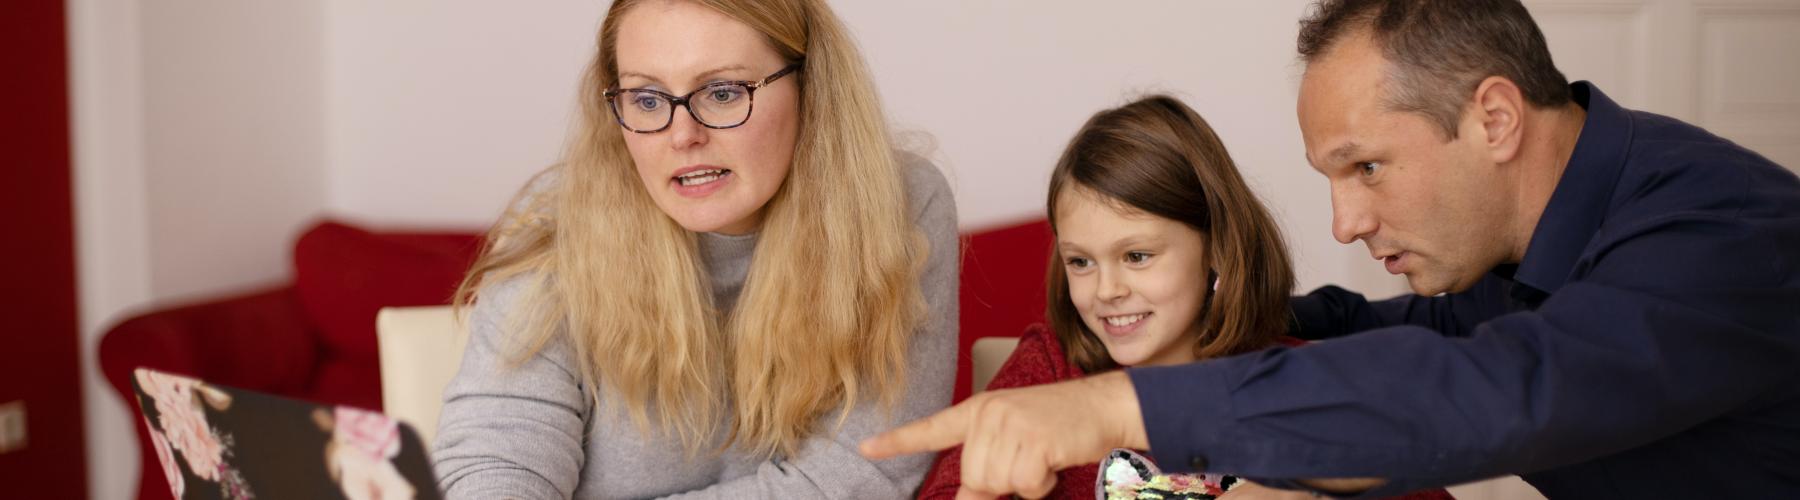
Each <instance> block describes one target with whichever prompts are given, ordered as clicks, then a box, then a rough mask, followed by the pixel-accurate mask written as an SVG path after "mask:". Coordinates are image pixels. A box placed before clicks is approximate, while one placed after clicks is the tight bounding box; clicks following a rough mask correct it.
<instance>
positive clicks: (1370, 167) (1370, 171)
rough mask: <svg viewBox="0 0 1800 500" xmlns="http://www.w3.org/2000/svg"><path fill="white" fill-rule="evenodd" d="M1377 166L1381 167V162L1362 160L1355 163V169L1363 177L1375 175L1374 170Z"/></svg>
mask: <svg viewBox="0 0 1800 500" xmlns="http://www.w3.org/2000/svg"><path fill="white" fill-rule="evenodd" d="M1378 168H1381V164H1380V163H1376V162H1372V161H1363V162H1357V163H1356V171H1357V172H1358V173H1361V174H1362V175H1363V177H1368V176H1371V175H1375V170H1376V169H1378Z"/></svg>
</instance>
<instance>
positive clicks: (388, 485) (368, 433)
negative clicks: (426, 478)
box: [326, 406, 415, 500]
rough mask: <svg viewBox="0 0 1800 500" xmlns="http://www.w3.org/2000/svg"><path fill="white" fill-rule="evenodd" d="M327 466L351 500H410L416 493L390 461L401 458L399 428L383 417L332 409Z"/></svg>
mask: <svg viewBox="0 0 1800 500" xmlns="http://www.w3.org/2000/svg"><path fill="white" fill-rule="evenodd" d="M332 419H333V420H335V421H336V423H335V424H334V425H333V426H332V431H331V445H329V446H327V447H326V453H327V454H328V457H327V459H328V462H329V463H330V464H331V467H332V469H333V471H334V472H335V474H334V475H336V476H337V479H338V488H339V489H340V490H342V491H343V493H344V496H345V497H347V498H350V499H351V500H363V499H393V498H412V497H413V494H414V493H415V491H414V490H413V487H412V485H411V484H408V483H407V482H406V478H405V477H402V476H401V475H400V471H399V469H396V468H395V467H394V462H393V461H392V460H391V459H393V458H394V456H396V455H399V454H400V424H399V423H397V422H395V421H394V420H393V419H390V418H388V417H387V416H386V415H382V414H380V413H374V412H368V411H363V410H358V409H354V408H347V407H343V406H339V407H336V408H334V411H333V416H332Z"/></svg>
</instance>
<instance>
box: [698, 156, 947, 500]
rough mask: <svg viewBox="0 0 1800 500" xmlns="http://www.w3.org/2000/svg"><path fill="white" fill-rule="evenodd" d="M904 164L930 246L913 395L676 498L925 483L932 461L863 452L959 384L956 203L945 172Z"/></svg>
mask: <svg viewBox="0 0 1800 500" xmlns="http://www.w3.org/2000/svg"><path fill="white" fill-rule="evenodd" d="M907 159H908V160H911V162H910V163H908V162H903V165H902V169H903V171H904V172H903V173H904V174H905V180H906V184H907V190H908V193H909V198H911V200H910V204H911V212H912V217H913V221H914V224H915V226H916V227H918V228H919V230H920V231H921V232H923V233H924V236H925V238H926V240H927V241H928V242H929V245H930V255H929V257H928V258H927V261H926V264H925V270H924V272H923V274H922V275H921V276H920V277H919V286H920V290H921V292H922V293H923V294H924V296H925V303H926V307H927V312H926V319H925V322H924V323H923V325H922V326H921V327H920V330H919V331H918V333H917V335H916V336H915V337H914V338H913V341H912V347H911V351H910V352H909V353H908V358H907V370H906V392H905V394H904V396H903V397H902V398H901V400H900V402H899V404H898V405H897V406H896V407H895V408H894V410H893V411H892V412H887V411H883V410H882V408H881V405H879V404H866V403H865V404H861V405H857V406H856V407H854V408H851V410H850V416H849V418H848V419H847V420H845V422H844V424H843V426H842V427H839V428H837V429H836V431H835V432H830V431H831V429H832V427H831V426H832V424H834V423H835V419H836V418H837V413H836V412H829V413H827V414H826V417H825V418H824V419H823V420H821V423H820V428H821V429H826V430H827V431H826V432H821V433H819V434H816V435H814V436H813V437H811V438H808V439H806V441H805V442H804V443H803V444H802V446H801V449H800V450H799V452H797V453H796V454H795V455H794V456H792V457H778V458H775V459H772V460H768V461H764V462H762V463H760V464H757V465H756V470H755V472H754V473H751V474H749V475H746V476H743V477H739V478H736V479H732V480H729V481H725V482H721V483H718V484H715V485H712V486H710V487H707V488H704V489H700V490H697V491H692V492H687V493H683V494H679V495H673V496H671V497H669V498H683V499H704V498H719V499H725V498H784V499H787V498H904V497H907V496H910V495H912V493H913V490H914V489H915V488H916V487H917V486H918V485H919V482H920V481H922V480H923V479H924V476H925V472H926V469H927V468H929V467H930V466H931V462H930V460H931V457H930V456H927V455H911V456H906V457H898V458H893V459H888V460H883V461H879V462H877V461H871V460H869V459H867V458H863V456H862V454H860V453H858V452H857V445H858V444H859V443H861V442H862V440H864V439H867V438H869V437H873V436H874V435H876V434H879V433H881V432H882V431H885V430H887V429H889V428H892V427H894V426H896V425H898V424H899V423H903V422H909V421H912V420H917V419H920V418H924V417H925V416H927V415H930V414H932V413H936V412H937V411H939V410H942V409H944V408H946V407H948V406H949V405H950V393H951V387H952V385H953V384H955V382H956V345H957V344H956V340H957V275H958V266H959V262H960V260H961V259H960V257H961V255H960V253H959V250H960V247H959V243H958V240H957V232H956V201H955V199H954V198H953V197H952V196H951V192H950V185H949V183H948V182H947V181H945V180H944V177H943V174H941V173H939V172H938V171H937V169H936V168H935V167H933V166H931V164H929V163H924V162H923V160H919V159H917V158H916V157H914V158H907Z"/></svg>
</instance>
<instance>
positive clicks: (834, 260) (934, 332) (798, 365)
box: [434, 0, 957, 498]
mask: <svg viewBox="0 0 1800 500" xmlns="http://www.w3.org/2000/svg"><path fill="white" fill-rule="evenodd" d="M598 49H599V50H598V51H597V54H596V55H595V58H594V61H593V63H592V65H591V66H590V67H589V70H588V74H587V76H586V78H585V80H584V89H583V93H582V95H583V101H582V108H583V109H582V111H583V116H584V118H585V120H584V122H583V127H582V128H581V130H579V131H578V132H579V133H578V135H577V136H576V137H575V139H574V140H573V141H572V145H571V147H570V149H569V151H568V154H567V157H566V158H565V161H564V163H563V164H561V165H558V166H557V167H553V168H552V169H551V170H550V171H548V172H547V174H546V175H542V176H540V179H538V180H536V181H534V182H533V183H532V186H531V187H528V188H527V189H526V190H525V194H524V195H522V196H521V199H520V200H518V201H516V202H514V204H513V209H512V210H510V211H509V212H508V213H507V214H506V215H505V216H504V217H503V218H502V220H501V221H500V222H499V223H498V224H496V225H495V227H494V229H493V230H492V231H491V232H490V234H489V241H491V242H492V244H491V246H490V247H489V248H487V249H486V251H485V252H484V254H483V255H482V257H481V258H480V259H479V260H478V261H477V262H476V264H475V266H474V268H473V269H472V270H471V271H470V274H469V276H468V278H467V279H466V280H465V282H464V283H463V286H462V288H461V289H460V290H459V291H458V300H457V303H458V304H460V305H462V306H463V307H472V313H471V316H470V317H469V320H468V323H469V329H470V341H469V346H468V350H467V354H466V355H465V358H464V360H463V365H462V368H461V371H460V372H459V373H458V374H457V376H456V378H455V379H454V380H453V381H452V382H451V384H450V386H449V388H448V389H447V390H446V393H445V404H444V409H443V413H442V415H441V417H440V425H439V432H438V438H437V439H438V442H437V443H436V444H437V449H436V451H435V453H434V455H435V456H434V460H435V466H436V469H437V472H438V476H439V482H440V485H441V486H442V487H443V488H444V489H445V491H446V493H447V494H448V496H450V497H453V498H454V497H480V498H488V497H499V496H508V497H532V498H537V497H559V498H566V497H571V496H574V497H581V498H599V497H659V496H671V495H687V496H692V497H721V498H741V497H783V498H807V497H830V498H843V497H878V498H880V497H899V496H904V495H907V494H909V493H910V492H911V491H912V490H913V489H914V488H915V487H916V486H917V485H918V483H919V481H920V480H921V479H922V477H923V474H924V472H925V469H926V468H927V467H928V466H929V457H922V458H913V459H909V460H894V461H882V462H879V463H876V462H871V461H868V460H866V459H863V458H862V457H861V456H860V455H858V454H857V453H856V451H855V444H856V443H857V442H858V440H860V439H862V438H864V437H867V436H870V435H873V434H875V433H876V432H878V431H880V430H881V429H883V428H886V427H889V426H891V425H892V424H893V423H895V422H904V421H907V420H910V419H914V418H918V417H922V416H924V415H927V414H929V413H931V412H932V411H935V410H937V409H941V408H943V407H944V406H946V405H947V404H948V403H949V396H950V384H951V383H952V377H953V376H954V372H955V369H954V363H955V354H954V353H955V343H956V327H955V325H956V323H955V319H956V295H955V294H956V275H957V268H956V266H957V263H956V257H957V240H956V221H955V207H954V202H953V200H952V199H951V195H950V192H949V187H948V185H947V184H946V183H945V181H944V179H943V177H942V176H941V175H940V174H939V173H937V171H936V170H935V169H934V168H932V167H931V166H930V165H929V164H925V163H923V162H922V161H919V160H917V159H916V158H912V157H902V156H899V155H897V154H896V153H895V152H894V151H893V150H892V148H891V147H890V146H889V143H888V137H887V133H886V129H885V126H884V118H883V116H882V114H881V111H880V108H879V106H878V105H877V103H876V99H875V93H874V89H873V88H872V85H871V84H870V80H869V77H868V74H867V72H866V70H865V69H864V67H863V63H862V61H861V59H860V56H859V55H858V54H857V52H856V49H855V47H854V46H853V45H852V43H851V40H850V38H849V37H848V35H847V34H845V32H844V29H843V27H842V26H841V24H840V23H839V21H838V20H837V19H836V17H835V15H834V14H833V13H832V12H831V11H830V9H829V8H827V7H826V6H825V5H824V3H823V2H822V1H819V0H783V1H767V0H756V1H750V0H742V1H734V0H703V1H654V0H646V1H629V0H626V1H619V2H615V3H613V4H612V6H611V8H610V9H609V10H608V12H607V15H606V19H605V21H604V22H603V23H602V25H601V29H600V34H599V47H598Z"/></svg>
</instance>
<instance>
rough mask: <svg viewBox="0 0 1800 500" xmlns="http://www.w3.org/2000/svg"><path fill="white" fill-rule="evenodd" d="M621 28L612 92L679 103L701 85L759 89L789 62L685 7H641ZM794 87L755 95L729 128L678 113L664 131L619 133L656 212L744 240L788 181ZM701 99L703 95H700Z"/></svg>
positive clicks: (796, 115)
mask: <svg viewBox="0 0 1800 500" xmlns="http://www.w3.org/2000/svg"><path fill="white" fill-rule="evenodd" d="M624 16H625V17H624V19H622V20H621V21H620V25H619V32H618V35H617V41H616V42H615V46H614V51H615V55H616V59H617V61H618V67H619V88H621V89H650V90H656V91H660V92H663V93H667V94H671V95H675V96H678V97H679V96H686V95H687V94H688V93H690V92H693V91H695V90H696V89H698V88H699V87H701V86H703V85H706V84H708V83H714V82H722V81H752V82H760V81H762V80H763V79H765V78H767V77H769V76H770V75H772V74H774V73H776V72H777V71H779V70H781V69H782V68H783V67H785V66H786V65H787V64H788V62H787V61H784V60H782V58H781V55H780V54H778V53H776V52H775V50H774V49H773V48H771V47H769V44H768V42H767V40H766V38H765V37H764V36H763V35H762V34H761V33H758V32H757V31H756V30H755V29H752V28H751V27H750V26H749V25H746V24H744V23H741V22H738V21H736V20H733V19H731V18H730V17H726V16H725V14H722V13H720V12H718V11H715V10H712V9H710V8H707V7H705V6H702V5H699V4H695V3H692V2H679V1H678V2H646V3H644V4H643V5H640V6H637V7H633V8H632V9H631V10H630V11H628V12H626V13H625V14H624ZM799 80H800V79H799V78H797V77H796V76H795V75H789V76H784V77H782V78H780V79H778V80H775V81H774V82H771V83H769V84H768V85H765V86H763V87H761V88H759V89H756V90H755V91H754V95H753V96H752V95H743V96H730V95H725V94H719V95H713V94H715V92H710V91H708V92H701V93H700V94H696V95H694V96H693V99H694V100H695V101H700V100H703V99H709V98H717V99H733V98H735V99H751V101H750V102H751V103H752V104H753V105H752V106H751V108H750V109H751V113H750V115H749V119H748V120H747V121H745V122H743V125H739V126H737V127H734V128H726V129H712V128H707V127H706V126H704V125H702V124H700V123H699V122H698V121H696V120H695V119H694V117H693V115H692V114H690V112H689V110H688V108H687V107H686V106H678V107H674V109H673V112H674V118H673V120H672V121H671V122H670V123H669V126H668V128H667V129H664V130H661V131H658V132H652V133H647V134H645V133H637V132H632V131H630V130H625V131H624V134H625V146H626V148H627V149H629V150H630V151H631V158H632V160H633V162H634V163H636V164H637V172H638V178H639V179H640V180H642V181H643V183H644V188H645V189H646V190H648V191H649V192H650V198H651V199H653V200H655V201H656V205H657V206H658V207H659V208H661V209H662V211H663V213H666V214H669V217H671V218H673V219H675V222H677V223H679V224H681V226H682V227H683V228H686V229H687V230H689V231H695V232H719V233H726V234H744V233H750V232H754V231H756V230H757V229H758V228H760V227H762V216H763V209H764V207H765V206H766V205H767V204H768V203H769V199H770V198H772V197H774V196H775V191H776V190H778V189H780V188H781V184H782V182H783V181H785V180H786V179H787V174H788V168H789V166H790V164H791V162H792V160H793V157H794V141H795V138H796V137H797V136H798V135H799V129H800V105H799V102H800V91H799V84H798V83H797V82H798V81H799ZM702 94H705V95H702ZM617 104H618V105H619V106H620V109H622V110H629V109H630V106H633V105H639V106H645V107H647V108H648V109H640V110H638V111H641V112H654V111H659V110H658V109H656V108H657V106H663V107H664V108H665V109H661V110H660V111H664V112H667V111H668V109H666V108H667V107H668V106H669V104H670V103H668V102H661V103H660V104H659V103H657V102H656V101H654V100H642V101H632V102H623V103H617Z"/></svg>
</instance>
